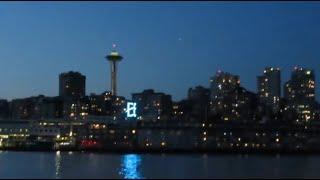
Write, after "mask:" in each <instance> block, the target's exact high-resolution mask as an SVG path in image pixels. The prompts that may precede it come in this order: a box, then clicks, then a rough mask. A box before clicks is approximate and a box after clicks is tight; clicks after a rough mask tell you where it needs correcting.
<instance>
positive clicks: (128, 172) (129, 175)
mask: <svg viewBox="0 0 320 180" xmlns="http://www.w3.org/2000/svg"><path fill="white" fill-rule="evenodd" d="M140 165H141V157H140V155H137V154H127V155H124V156H123V157H122V160H121V169H120V171H119V174H120V175H121V176H123V178H124V179H142V178H143V177H142V175H141V172H140Z"/></svg>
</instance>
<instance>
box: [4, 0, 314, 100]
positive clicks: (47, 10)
mask: <svg viewBox="0 0 320 180" xmlns="http://www.w3.org/2000/svg"><path fill="white" fill-rule="evenodd" d="M113 43H116V44H117V49H118V50H119V52H120V53H121V54H122V55H123V56H124V59H123V61H122V62H120V64H119V74H118V77H119V79H118V83H119V85H118V94H119V95H122V96H125V97H127V98H129V99H131V93H134V92H141V91H142V90H143V89H149V88H153V89H155V90H156V91H161V92H165V93H168V94H171V95H172V96H173V99H174V100H180V99H182V98H185V97H186V96H187V90H188V88H189V87H194V86H197V85H203V86H206V87H209V78H210V77H211V76H212V75H214V73H215V72H216V71H217V70H219V69H221V70H223V71H228V72H230V73H233V74H238V75H240V78H241V84H242V85H243V86H244V87H245V88H247V89H249V90H252V91H254V92H256V89H257V85H256V76H257V75H260V74H261V73H262V72H263V69H264V67H265V66H276V67H280V68H281V70H282V83H284V81H287V80H288V78H289V76H290V74H291V71H292V69H293V67H294V66H295V65H300V66H302V67H307V68H313V69H314V70H315V74H316V83H317V84H316V85H318V84H319V83H320V82H319V77H320V3H319V2H313V3H303V2H294V3H290V2H285V3H271V2H266V3H264V2H259V3H253V2H0V84H1V88H0V98H5V99H9V100H10V99H12V98H23V97H29V96H35V95H39V94H44V95H47V96H57V95H58V75H59V73H61V72H65V71H70V70H73V71H79V72H81V73H82V74H84V75H86V77H87V94H89V93H102V92H103V91H105V90H110V67H109V64H108V62H107V61H106V60H105V59H104V57H105V55H107V53H109V52H110V50H111V49H112V44H113ZM316 88H317V97H319V93H320V92H319V88H318V87H316Z"/></svg>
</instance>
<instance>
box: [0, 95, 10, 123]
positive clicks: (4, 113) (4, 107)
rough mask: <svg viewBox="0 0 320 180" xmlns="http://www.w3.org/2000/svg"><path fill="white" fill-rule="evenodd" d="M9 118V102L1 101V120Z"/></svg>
mask: <svg viewBox="0 0 320 180" xmlns="http://www.w3.org/2000/svg"><path fill="white" fill-rule="evenodd" d="M8 118H9V102H8V101H7V100H4V99H0V120H1V119H8Z"/></svg>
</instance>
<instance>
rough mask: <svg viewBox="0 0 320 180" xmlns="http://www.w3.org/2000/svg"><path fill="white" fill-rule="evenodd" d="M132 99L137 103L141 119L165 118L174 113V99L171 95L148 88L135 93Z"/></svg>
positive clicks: (138, 114)
mask: <svg viewBox="0 0 320 180" xmlns="http://www.w3.org/2000/svg"><path fill="white" fill-rule="evenodd" d="M132 101H134V102H136V103H137V111H136V112H137V116H138V119H139V120H143V121H158V120H165V119H167V118H169V117H170V116H171V115H172V100H171V96H170V95H167V94H164V93H160V92H154V90H152V89H148V90H144V91H143V92H142V93H133V94H132Z"/></svg>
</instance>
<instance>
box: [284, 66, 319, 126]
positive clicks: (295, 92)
mask: <svg viewBox="0 0 320 180" xmlns="http://www.w3.org/2000/svg"><path fill="white" fill-rule="evenodd" d="M284 97H285V99H287V101H288V107H287V108H291V109H295V110H296V112H297V113H298V119H297V120H296V121H297V122H304V121H309V120H310V119H313V118H314V107H313V106H314V104H315V75H314V72H313V70H310V69H305V68H298V67H295V68H294V70H293V72H292V74H291V79H290V80H289V81H288V82H286V83H285V85H284Z"/></svg>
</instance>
